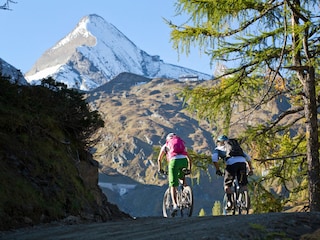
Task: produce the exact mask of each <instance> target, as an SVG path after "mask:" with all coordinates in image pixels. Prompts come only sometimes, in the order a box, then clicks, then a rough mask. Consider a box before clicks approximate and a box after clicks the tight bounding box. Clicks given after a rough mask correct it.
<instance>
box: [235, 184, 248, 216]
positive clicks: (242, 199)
mask: <svg viewBox="0 0 320 240" xmlns="http://www.w3.org/2000/svg"><path fill="white" fill-rule="evenodd" d="M238 209H239V214H249V210H250V197H249V194H248V191H246V190H245V191H243V192H241V193H240V196H239V199H238Z"/></svg>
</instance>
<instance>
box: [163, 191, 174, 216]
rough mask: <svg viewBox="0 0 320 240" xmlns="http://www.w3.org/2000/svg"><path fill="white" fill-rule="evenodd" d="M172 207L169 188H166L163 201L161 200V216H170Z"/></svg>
mask: <svg viewBox="0 0 320 240" xmlns="http://www.w3.org/2000/svg"><path fill="white" fill-rule="evenodd" d="M172 209H173V203H172V199H171V194H170V188H168V189H167V190H166V191H165V193H164V195H163V201H162V215H163V217H165V218H167V217H168V216H171V213H172Z"/></svg>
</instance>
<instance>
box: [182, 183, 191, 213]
mask: <svg viewBox="0 0 320 240" xmlns="http://www.w3.org/2000/svg"><path fill="white" fill-rule="evenodd" d="M182 195H183V198H184V199H181V200H180V201H182V202H181V206H182V207H181V217H183V216H187V217H191V216H192V212H193V204H194V203H193V201H194V200H193V192H192V189H191V187H190V186H185V187H184V188H183V194H182Z"/></svg>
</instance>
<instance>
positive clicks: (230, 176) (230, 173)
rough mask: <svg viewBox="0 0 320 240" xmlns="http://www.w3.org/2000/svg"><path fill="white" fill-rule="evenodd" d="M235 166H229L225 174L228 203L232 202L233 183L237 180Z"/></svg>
mask: <svg viewBox="0 0 320 240" xmlns="http://www.w3.org/2000/svg"><path fill="white" fill-rule="evenodd" d="M235 174H236V172H235V166H234V165H227V166H226V169H225V173H224V191H225V193H226V194H227V201H228V202H230V203H231V202H232V194H233V191H232V183H233V180H234V178H235Z"/></svg>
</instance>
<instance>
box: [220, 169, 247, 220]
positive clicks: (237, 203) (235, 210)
mask: <svg viewBox="0 0 320 240" xmlns="http://www.w3.org/2000/svg"><path fill="white" fill-rule="evenodd" d="M240 174H241V175H243V174H247V173H246V172H241V173H240ZM227 202H228V196H227V193H225V194H224V196H223V204H222V206H223V215H235V214H239V215H241V214H249V210H250V196H249V193H248V190H247V189H246V188H243V187H240V186H239V181H238V179H237V178H235V179H234V180H233V183H232V193H231V208H230V209H227Z"/></svg>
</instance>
